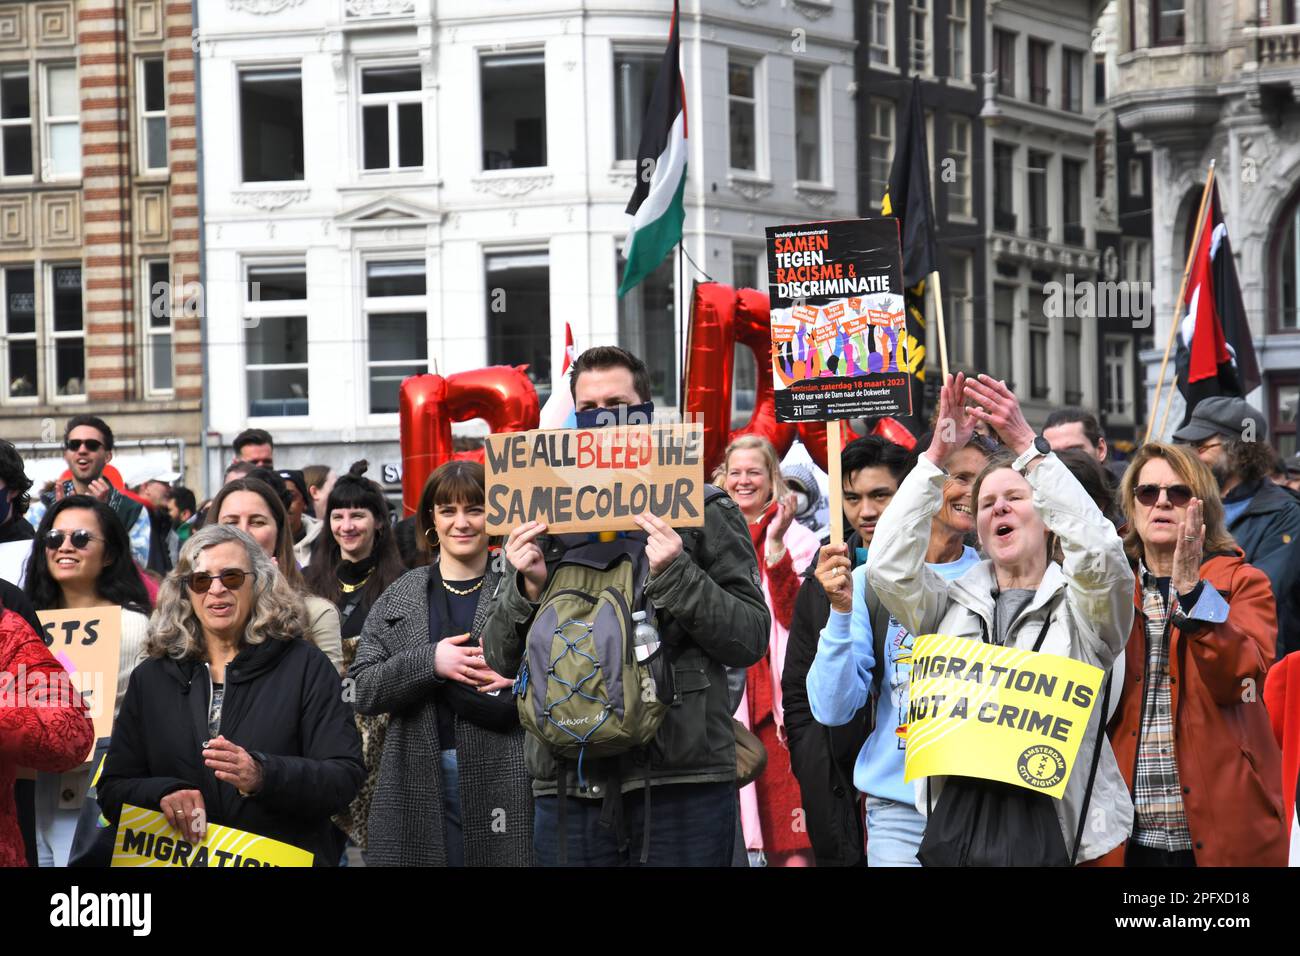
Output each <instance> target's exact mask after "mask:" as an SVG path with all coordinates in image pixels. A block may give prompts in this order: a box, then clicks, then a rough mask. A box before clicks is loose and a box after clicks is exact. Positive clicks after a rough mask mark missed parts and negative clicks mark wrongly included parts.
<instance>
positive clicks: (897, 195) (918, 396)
mask: <svg viewBox="0 0 1300 956" xmlns="http://www.w3.org/2000/svg"><path fill="white" fill-rule="evenodd" d="M880 211H881V213H882V214H883V215H886V216H896V217H898V221H899V222H898V225H899V230H900V235H901V237H902V243H903V288H904V290H905V293H904V300H905V302H906V304H907V324H906V327H905V328H904V329H902V330H901V331H900V333H899V335H898V342H897V346H896V347H897V349H898V363H897V367H898V368H900V369H906V370H907V371H908V372H910V373H911V374H912V416H913V418H915V419H916V420H917V421H920V422H922V423H924V422H925V421H926V414H925V407H924V406H925V338H926V336H925V284H926V281H927V279H928V277H929V275H930V273H932V272H935V271H936V270H938V268H939V255H938V253H937V252H936V250H935V244H934V205H933V202H932V200H931V197H930V151H929V148H928V147H927V146H926V142H925V112H924V110H923V109H922V107H921V81H920V80H919V79H917V78H916V77H913V78H912V102H911V104H910V105H909V108H908V111H907V113H906V115H905V117H904V120H903V130H902V134H901V135H900V136H899V138H898V148H897V149H896V150H895V151H894V162H893V165H892V166H890V168H889V185H888V186H887V187H886V188H885V196H884V200H883V201H882V202H881V204H880ZM921 428H922V429H924V428H925V424H922V425H921Z"/></svg>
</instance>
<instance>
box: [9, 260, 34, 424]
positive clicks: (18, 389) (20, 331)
mask: <svg viewBox="0 0 1300 956" xmlns="http://www.w3.org/2000/svg"><path fill="white" fill-rule="evenodd" d="M0 275H2V276H3V279H4V303H5V305H4V319H5V329H4V332H5V334H4V341H5V346H4V360H5V363H6V364H5V381H6V382H7V383H8V391H7V394H8V396H9V397H10V398H30V399H35V398H36V397H37V396H38V395H39V394H40V375H39V372H38V370H37V360H36V278H35V276H36V274H35V271H34V270H33V269H32V268H31V266H11V267H9V268H7V269H4V270H0Z"/></svg>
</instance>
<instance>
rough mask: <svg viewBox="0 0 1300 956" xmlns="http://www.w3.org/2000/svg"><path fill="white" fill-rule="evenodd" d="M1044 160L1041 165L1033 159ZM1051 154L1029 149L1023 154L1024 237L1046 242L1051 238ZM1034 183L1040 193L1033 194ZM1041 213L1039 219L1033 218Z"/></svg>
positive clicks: (1037, 217)
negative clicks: (1037, 213)
mask: <svg viewBox="0 0 1300 956" xmlns="http://www.w3.org/2000/svg"><path fill="white" fill-rule="evenodd" d="M1038 158H1041V159H1043V160H1044V162H1043V163H1042V165H1039V164H1038V163H1036V162H1035V159H1038ZM1051 174H1052V154H1051V153H1049V152H1047V151H1046V150H1039V149H1031V150H1028V151H1027V152H1026V153H1025V207H1026V209H1025V235H1027V236H1029V237H1030V238H1031V239H1037V240H1039V241H1041V242H1046V241H1048V240H1050V239H1051V237H1052V211H1051V192H1052V191H1051V184H1050V182H1049V180H1050V178H1051ZM1035 183H1037V184H1038V185H1039V187H1040V192H1035ZM1035 212H1041V213H1042V215H1041V217H1039V216H1035V215H1034V213H1035Z"/></svg>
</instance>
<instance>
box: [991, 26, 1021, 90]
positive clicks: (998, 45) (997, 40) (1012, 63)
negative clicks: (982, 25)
mask: <svg viewBox="0 0 1300 956" xmlns="http://www.w3.org/2000/svg"><path fill="white" fill-rule="evenodd" d="M1019 36H1020V35H1019V34H1018V33H1016V32H1014V31H1012V30H1003V29H1002V28H1001V27H994V28H993V72H994V73H996V74H997V87H996V88H997V93H998V95H999V96H1007V97H1010V98H1011V99H1015V97H1016V87H1017V86H1018V85H1019V84H1018V82H1017V78H1016V41H1017V40H1018V39H1019ZM1004 66H1005V67H1006V69H1003V67H1004Z"/></svg>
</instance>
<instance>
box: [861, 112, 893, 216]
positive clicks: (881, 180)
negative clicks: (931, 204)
mask: <svg viewBox="0 0 1300 956" xmlns="http://www.w3.org/2000/svg"><path fill="white" fill-rule="evenodd" d="M867 113H868V118H869V126H870V129H869V131H868V135H867V165H868V170H867V176H868V177H869V179H870V183H871V196H870V197H868V203H869V204H870V205H871V206H872V207H873V208H879V206H880V202H881V201H882V200H883V199H884V198H885V190H887V189H888V188H889V167H890V164H891V163H893V161H894V104H893V103H891V102H890V101H889V100H880V99H876V98H874V97H873V98H872V99H871V101H870V103H869V105H868V106H867Z"/></svg>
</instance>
